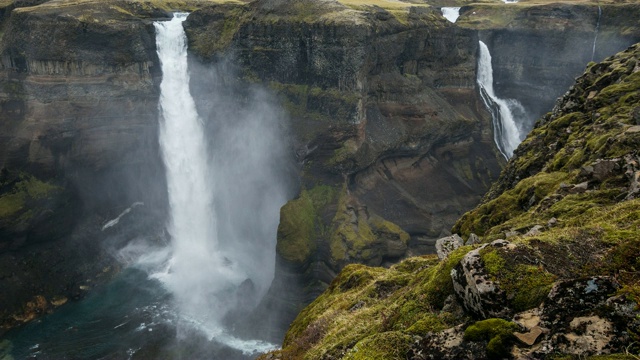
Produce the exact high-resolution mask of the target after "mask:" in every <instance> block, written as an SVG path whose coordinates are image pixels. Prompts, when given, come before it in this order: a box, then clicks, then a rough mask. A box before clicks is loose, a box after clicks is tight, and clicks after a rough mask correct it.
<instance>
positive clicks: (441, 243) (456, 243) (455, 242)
mask: <svg viewBox="0 0 640 360" xmlns="http://www.w3.org/2000/svg"><path fill="white" fill-rule="evenodd" d="M462 245H464V240H462V238H461V237H460V236H459V235H458V234H453V235H451V236H447V237H444V238H441V239H438V240H436V252H437V253H438V258H439V259H440V260H444V259H446V258H447V256H449V254H451V253H452V252H453V251H454V250H455V249H457V248H459V247H460V246H462Z"/></svg>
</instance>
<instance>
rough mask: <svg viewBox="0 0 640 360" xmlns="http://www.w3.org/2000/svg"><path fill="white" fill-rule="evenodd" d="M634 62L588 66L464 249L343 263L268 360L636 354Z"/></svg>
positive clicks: (473, 217)
mask: <svg viewBox="0 0 640 360" xmlns="http://www.w3.org/2000/svg"><path fill="white" fill-rule="evenodd" d="M639 64H640V44H636V45H634V46H632V47H630V48H629V49H627V50H625V51H623V52H621V53H619V54H617V55H616V56H613V57H610V58H607V59H605V60H604V61H603V62H601V63H598V64H591V65H590V66H589V67H588V68H587V70H586V72H585V73H584V74H583V75H582V76H581V77H579V78H578V79H577V81H576V82H575V84H574V86H573V87H572V88H571V89H570V90H569V92H567V93H566V94H565V95H564V96H563V97H561V98H560V99H559V100H558V102H557V104H556V106H555V107H554V108H553V111H551V112H550V113H549V114H547V115H545V116H544V117H543V118H542V119H540V120H539V121H538V122H537V125H536V128H535V129H534V130H533V131H532V133H531V134H530V135H529V136H528V137H527V139H526V140H525V141H524V143H523V144H522V145H521V146H520V147H519V148H518V150H517V151H516V154H515V156H514V158H512V159H511V160H510V161H509V163H508V164H507V166H506V168H505V169H504V170H503V172H502V173H501V175H500V177H499V179H498V181H497V182H496V183H495V185H494V186H493V187H492V189H491V191H490V192H489V193H488V195H487V196H486V197H485V200H484V202H483V203H482V204H481V205H480V206H478V207H477V208H476V209H474V210H472V211H470V212H468V213H466V214H465V215H464V216H463V217H462V218H461V219H460V220H459V221H458V222H457V223H456V225H455V226H454V228H453V231H454V232H459V233H461V234H462V235H463V236H462V238H467V235H469V236H468V237H469V239H468V240H467V245H462V244H460V242H461V241H459V240H457V239H458V238H447V239H443V240H442V241H441V242H440V241H439V243H440V244H445V243H447V244H454V243H455V245H450V246H449V247H444V245H441V246H442V247H441V249H445V248H446V249H447V250H446V251H444V250H443V251H441V252H439V254H438V255H439V258H438V257H437V256H435V255H427V256H422V257H414V258H409V259H407V260H404V261H402V262H400V263H398V264H396V265H394V266H392V267H391V268H390V269H383V268H370V267H366V266H363V265H349V266H347V267H345V269H344V270H343V271H342V272H341V273H340V274H339V275H338V276H337V277H336V279H335V280H334V281H333V282H332V283H331V285H330V286H329V288H328V289H327V291H325V292H324V293H323V294H322V295H321V296H320V297H318V298H317V299H316V300H315V301H314V302H313V303H312V304H311V305H309V306H308V307H307V308H305V309H304V310H303V311H302V312H301V313H300V315H299V316H298V317H297V319H296V320H295V321H294V322H293V323H292V325H291V327H290V329H289V331H288V332H287V335H286V337H285V341H284V344H283V349H282V350H279V351H276V352H273V353H270V354H266V355H263V356H262V357H261V359H302V358H305V359H316V358H343V359H371V358H379V359H503V358H522V359H559V358H562V359H564V358H589V359H634V358H636V357H637V355H636V354H638V351H640V349H639V348H638V345H637V344H638V340H639V339H638V334H639V332H638V331H639V326H640V322H639V320H638V319H639V310H638V309H639V305H640V297H639V296H638V294H639V289H640V288H639V286H640V278H639V277H638V266H640V264H639V263H638V257H637V255H638V235H640V234H639V233H638V229H640V223H639V219H640V217H639V215H640V211H639V210H638V209H639V206H638V205H639V203H638V201H639V198H638V195H639V192H638V179H639V176H640V167H639V164H640V162H639V161H640V159H638V148H639V145H640V137H639V136H640V125H638V124H640V122H639V116H638V113H639V111H640V81H639V80H640V66H639ZM472 232H473V233H475V234H477V235H479V236H480V244H476V243H475V242H476V241H478V237H477V236H476V235H475V234H474V235H473V236H471V235H470V234H471V233H472ZM494 239H495V240H494ZM505 239H507V240H505Z"/></svg>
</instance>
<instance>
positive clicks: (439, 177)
mask: <svg viewBox="0 0 640 360" xmlns="http://www.w3.org/2000/svg"><path fill="white" fill-rule="evenodd" d="M374 3H375V4H374ZM374 3H372V4H368V3H362V2H359V1H355V0H344V1H340V2H336V1H326V0H323V1H309V0H303V1H284V0H259V1H254V2H248V3H245V2H236V1H228V2H209V1H192V2H184V3H180V2H175V3H173V2H167V3H165V2H162V3H160V2H154V1H111V0H110V1H57V0H56V1H49V2H44V1H38V0H34V1H15V2H7V3H6V4H4V5H3V6H4V7H2V9H1V10H2V12H1V15H2V18H1V19H2V20H1V21H2V23H1V24H0V26H1V27H2V29H3V32H2V34H3V36H2V42H1V53H0V60H1V62H2V68H1V69H0V114H2V115H1V119H2V121H1V122H0V139H1V141H0V162H1V167H2V169H3V170H2V173H1V174H0V234H1V235H2V236H1V237H0V239H1V240H0V257H2V261H0V263H1V264H3V265H2V267H0V282H2V283H1V284H0V285H2V287H3V288H6V289H10V290H8V291H9V292H10V293H11V294H12V296H10V297H2V299H0V301H2V303H1V304H0V305H1V306H0V309H3V310H2V311H4V312H3V313H0V318H2V319H3V321H4V323H5V324H6V325H13V324H15V323H17V322H20V321H23V320H24V319H27V320H28V319H32V318H33V317H35V316H37V315H38V314H40V313H43V312H46V311H48V310H50V309H51V308H52V307H54V306H57V305H56V304H60V303H62V302H64V299H68V298H78V297H80V296H81V295H82V293H83V292H84V291H85V289H88V288H89V287H90V283H89V281H91V283H95V282H96V280H99V279H104V278H107V277H108V276H109V274H111V273H112V272H113V271H117V265H118V263H117V262H114V261H113V257H112V254H110V249H112V248H114V247H117V246H119V245H122V244H123V243H125V242H127V241H129V240H131V239H133V238H135V237H136V236H138V235H141V234H144V235H146V236H150V237H152V238H153V239H154V241H165V240H166V239H164V237H163V236H162V235H161V233H162V228H163V221H164V218H165V209H166V194H165V192H166V190H165V188H166V187H165V179H164V171H163V167H162V163H161V160H160V156H159V151H158V144H157V135H156V134H157V121H156V119H157V101H158V88H157V86H158V83H159V78H158V76H159V66H158V59H157V56H156V53H155V43H154V34H153V26H152V24H151V19H154V18H163V17H166V16H167V11H169V10H171V9H187V10H190V11H193V12H192V14H191V15H190V17H189V19H188V20H187V22H186V23H185V27H186V30H187V34H188V37H189V47H190V49H191V52H192V55H193V56H192V58H191V61H192V63H193V64H194V66H195V65H197V64H205V66H206V64H210V63H216V64H223V65H224V66H226V67H228V69H229V71H228V72H224V73H222V74H219V77H218V78H219V79H221V80H222V82H223V84H224V86H227V85H228V89H229V91H230V92H233V94H234V95H236V96H238V97H240V98H241V97H243V96H244V95H243V94H244V92H246V89H247V88H250V87H252V86H256V87H263V88H266V89H267V90H268V91H269V92H270V93H272V94H275V96H276V97H277V99H278V101H279V103H280V104H281V106H282V107H283V109H284V110H285V111H286V112H287V113H288V116H289V128H290V133H291V137H292V139H293V143H294V147H293V149H291V152H292V154H294V155H295V157H296V160H297V163H298V165H299V175H300V184H299V188H300V191H299V195H298V196H297V197H296V198H295V199H293V200H292V201H291V202H290V203H289V204H287V205H286V206H285V207H283V209H282V213H281V225H280V228H279V230H278V247H277V250H278V266H279V267H278V274H277V276H276V280H275V282H274V286H273V288H272V291H271V292H270V295H269V298H268V299H270V300H269V301H267V302H265V304H263V305H262V306H264V307H267V308H269V309H274V308H273V307H274V306H275V307H276V308H278V309H285V310H286V313H287V315H286V316H283V317H280V318H279V320H278V321H280V323H279V324H278V325H277V326H275V327H273V328H274V329H276V330H275V332H276V333H277V332H278V330H277V329H278V328H281V327H283V326H286V325H288V321H289V319H291V318H292V317H293V316H294V315H295V314H296V313H297V310H299V308H300V307H301V306H302V305H304V304H307V303H309V302H310V301H311V300H312V299H313V298H315V297H316V296H317V295H318V294H320V293H321V292H322V291H323V290H324V289H325V288H326V287H327V286H328V284H329V283H330V282H331V281H332V279H333V278H334V277H335V276H336V274H337V273H338V272H339V271H340V270H341V269H342V268H343V267H344V266H346V265H347V264H350V263H354V262H355V263H364V264H368V265H374V266H378V265H390V264H392V263H394V262H397V261H398V260H399V259H401V258H403V257H405V256H407V255H411V254H422V253H426V252H434V251H435V248H434V245H435V241H436V239H438V238H440V237H442V236H446V235H449V234H450V231H449V229H450V228H451V226H452V225H453V224H454V222H455V221H456V220H457V219H458V217H459V216H460V215H461V214H462V213H463V212H464V211H466V210H468V209H470V208H472V207H473V206H475V205H476V204H477V203H478V202H479V201H480V198H481V196H482V194H483V193H484V192H485V191H486V190H487V189H488V188H489V186H490V184H491V182H492V181H493V180H495V178H496V177H497V175H498V173H499V171H500V169H501V167H502V166H503V165H504V163H503V160H502V158H501V157H500V155H499V154H498V153H497V151H496V149H495V146H494V144H493V140H492V131H491V124H490V116H489V114H488V113H487V112H486V110H485V109H484V105H483V103H482V101H481V100H480V98H479V96H478V93H477V89H476V82H475V76H476V63H477V47H478V40H479V39H484V40H487V41H488V42H489V43H490V47H492V49H494V58H495V59H496V64H495V66H496V72H497V73H498V74H499V78H500V79H505V80H503V81H502V82H501V83H500V84H497V85H496V87H497V89H498V90H499V91H503V92H505V93H514V94H516V95H517V97H518V98H519V99H520V100H521V101H522V102H523V104H525V105H526V106H527V107H529V108H530V110H531V111H530V113H531V114H534V115H532V116H533V117H538V116H539V115H542V112H543V111H544V110H543V108H545V109H546V108H547V107H546V106H547V105H540V104H546V103H547V102H549V105H550V102H551V99H552V98H555V97H556V96H557V95H560V94H561V93H562V92H563V91H565V90H566V89H565V85H567V80H568V79H570V78H571V79H572V78H573V76H574V75H573V74H576V75H577V74H578V72H579V71H581V70H582V69H583V68H584V62H585V61H584V60H585V56H587V57H589V56H588V55H585V54H590V47H589V46H588V44H586V45H584V46H581V47H580V52H579V56H577V57H576V56H573V55H574V54H573V52H574V51H569V50H563V48H564V47H565V45H567V44H568V43H571V42H576V41H577V40H576V39H581V40H580V42H581V43H584V42H586V41H587V40H585V39H589V38H590V36H591V35H593V34H594V33H593V29H592V28H591V27H592V23H593V20H594V17H593V16H594V14H595V13H594V9H596V7H593V6H585V7H579V6H578V7H574V6H569V5H557V6H556V5H554V6H551V5H545V6H537V5H535V4H533V5H527V6H520V5H518V7H515V8H513V13H509V14H511V15H513V18H508V19H506V20H505V19H504V18H503V17H497V18H496V11H498V12H500V11H502V10H504V8H497V7H496V8H491V5H487V4H484V5H481V4H474V5H469V6H467V7H465V8H464V9H463V16H462V17H461V18H460V22H459V23H457V24H451V23H449V22H448V21H446V20H445V19H444V18H443V17H442V16H441V14H440V12H439V10H438V9H437V8H436V7H433V6H427V5H426V4H409V3H404V2H397V1H375V2H374ZM438 5H439V4H438ZM525 5H526V4H525ZM492 9H493V12H491V11H490V10H492ZM603 9H604V10H603V14H604V15H603V16H602V20H601V28H600V31H601V35H600V36H601V38H602V39H607V40H606V41H605V40H603V41H602V42H604V43H605V44H610V45H611V46H612V47H611V49H613V48H615V47H616V46H618V43H616V42H615V41H613V40H612V39H613V38H614V37H615V39H620V41H619V43H620V44H623V43H624V44H625V45H626V44H629V43H631V42H632V40H633V41H637V40H638V36H639V35H638V33H637V29H636V27H635V24H632V22H633V21H635V19H637V16H635V15H634V14H637V11H638V10H637V6H635V7H634V6H628V5H624V6H623V5H620V6H618V5H616V6H613V5H610V6H603ZM487 11H489V12H488V14H489V15H487V16H486V19H487V21H475V19H474V18H473V17H472V15H474V16H475V15H482V14H485V12H487ZM474 12H475V14H474ZM549 14H551V15H549ZM615 14H617V15H615ZM621 14H625V15H621ZM609 15H611V17H607V16H609ZM614 15H615V18H616V19H618V20H617V21H616V23H613V21H612V20H611V19H613V18H614ZM548 18H550V19H552V20H549V21H547V22H544V21H541V19H548ZM496 19H498V20H499V21H498V20H496ZM585 19H588V21H586V20H585ZM605 19H607V20H605ZM507 20H508V21H507ZM496 21H497V22H496ZM587 23H588V25H586V24H587ZM581 24H582V25H581ZM559 26H564V28H559ZM559 29H561V30H567V32H566V33H565V34H563V35H562V36H559V35H558V30H559ZM604 34H609V35H604ZM565 35H567V36H565ZM607 36H608V37H607ZM547 38H548V39H553V40H552V41H551V42H550V44H551V45H549V46H546V45H545V44H546V42H545V41H543V40H540V39H547ZM505 39H506V42H507V43H512V44H513V45H514V49H509V50H506V49H504V48H502V47H501V46H504V45H503V44H505V41H502V40H505ZM565 39H566V40H565ZM534 42H537V43H538V44H540V45H539V47H535V49H536V50H532V49H533V48H528V44H532V43H534ZM599 46H600V48H598V47H596V54H597V56H602V54H605V53H606V52H607V51H609V50H610V49H609V48H603V47H602V45H599ZM611 52H613V50H612V51H611ZM560 53H563V54H566V56H564V55H563V56H556V54H560ZM569 54H571V55H572V56H569ZM543 67H544V68H545V69H546V68H547V67H548V68H549V69H552V70H549V71H547V72H540V71H539V70H540V69H542V68H543ZM222 68H224V67H222ZM556 73H562V74H566V75H564V76H563V77H561V78H562V79H563V81H556V79H558V78H560V77H556V76H554V74H556ZM535 74H541V76H536V75H535ZM210 80H211V79H210V78H208V77H206V76H203V77H198V78H195V79H193V81H192V83H191V86H192V88H194V89H203V88H207V87H208V86H210V84H208V82H210ZM523 87H534V88H536V89H540V91H541V92H543V93H544V96H542V95H540V94H539V93H535V94H533V95H532V93H531V92H529V91H523V90H522V88H523ZM207 96H208V95H207V93H206V92H202V93H201V94H200V95H199V96H196V102H197V105H198V107H199V109H200V110H203V111H208V109H209V107H210V103H211V101H210V99H208V98H207ZM538 98H541V99H543V100H544V101H542V102H538ZM137 203H143V204H144V205H143V206H133V205H134V204H137ZM130 207H132V210H131V212H130V213H127V215H126V216H124V217H123V218H122V219H123V223H121V224H120V225H118V226H115V227H107V228H105V227H104V226H105V225H106V224H108V222H109V220H112V219H115V218H116V217H118V215H119V214H122V213H123V212H124V211H125V210H126V209H128V208H130ZM125 222H126V224H125ZM5 260H6V261H5ZM98 282H99V281H98ZM24 284H31V285H30V286H25V285H24ZM291 284H297V285H300V291H297V292H296V291H290V290H291V288H292V285H291ZM5 286H6V287H5ZM284 290H287V291H284ZM274 304H279V305H274ZM4 309H6V310H4ZM274 336H276V337H277V336H279V335H278V334H276V335H274Z"/></svg>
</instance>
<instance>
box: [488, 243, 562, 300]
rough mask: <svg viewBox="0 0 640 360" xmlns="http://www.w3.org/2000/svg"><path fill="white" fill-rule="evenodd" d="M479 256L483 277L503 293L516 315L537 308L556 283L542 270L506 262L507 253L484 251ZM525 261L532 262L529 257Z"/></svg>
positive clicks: (510, 261) (552, 277)
mask: <svg viewBox="0 0 640 360" xmlns="http://www.w3.org/2000/svg"><path fill="white" fill-rule="evenodd" d="M480 255H481V258H482V261H483V263H484V264H485V269H487V273H488V274H489V276H491V278H492V279H493V280H494V281H497V282H498V283H499V286H500V288H501V289H502V290H504V291H505V292H506V294H507V299H509V300H508V301H509V303H510V304H511V306H512V308H513V309H514V310H515V311H516V312H519V311H524V310H527V309H531V308H534V307H536V306H538V305H540V304H541V303H542V302H543V301H544V299H545V298H546V297H547V294H549V291H550V290H551V285H552V284H553V282H554V281H555V279H556V277H555V276H554V275H553V274H551V273H549V272H548V271H546V270H545V269H544V268H542V266H534V265H529V264H522V263H518V260H516V259H512V258H506V257H507V256H512V255H511V253H510V252H504V251H502V250H500V249H493V248H490V247H488V248H485V249H483V250H482V251H480ZM531 257H533V255H531ZM527 258H528V259H529V260H528V261H533V260H532V259H531V258H530V257H529V256H527ZM519 261H522V260H519Z"/></svg>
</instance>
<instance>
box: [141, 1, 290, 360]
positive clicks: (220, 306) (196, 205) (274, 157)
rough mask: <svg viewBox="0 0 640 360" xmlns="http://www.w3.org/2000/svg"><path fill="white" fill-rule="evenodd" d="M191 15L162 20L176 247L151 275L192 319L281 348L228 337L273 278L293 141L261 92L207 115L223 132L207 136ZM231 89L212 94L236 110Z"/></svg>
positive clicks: (222, 334) (207, 330)
mask: <svg viewBox="0 0 640 360" xmlns="http://www.w3.org/2000/svg"><path fill="white" fill-rule="evenodd" d="M187 15H188V14H186V13H177V14H175V15H174V18H173V19H172V20H171V21H163V22H156V23H154V25H155V28H156V45H157V49H158V57H159V59H160V62H161V65H162V74H163V78H162V82H161V84H160V106H159V108H160V112H161V117H162V119H161V122H160V146H161V149H162V155H163V158H164V162H165V166H166V175H167V185H168V195H169V206H170V219H169V224H168V231H169V233H170V236H171V252H170V255H169V256H168V257H167V258H168V260H167V261H166V266H165V267H164V268H163V269H162V270H161V271H159V272H157V273H155V274H154V275H153V276H154V277H155V278H158V279H159V280H161V281H162V282H163V284H164V285H165V287H166V288H167V289H168V290H170V291H171V292H172V293H173V295H174V299H175V301H176V305H177V308H178V310H179V312H180V313H179V318H180V319H181V322H182V324H183V325H184V326H186V327H188V328H196V329H198V330H200V331H202V333H203V334H205V335H206V336H207V337H208V338H210V339H215V340H216V342H219V343H223V344H225V345H227V346H229V347H232V348H235V349H238V350H241V351H243V352H244V353H245V354H251V353H254V352H257V351H264V350H268V349H272V348H273V347H274V346H273V345H272V344H269V343H266V342H263V341H259V340H241V339H239V338H237V337H234V336H233V335H230V333H229V331H228V330H227V329H225V327H224V325H223V323H224V321H223V320H225V316H231V317H234V318H235V316H238V314H241V313H242V312H248V311H250V310H251V307H252V306H255V305H256V304H257V302H258V301H259V299H260V298H261V297H262V295H263V294H264V293H265V292H266V290H267V289H268V286H269V284H270V282H271V280H272V279H273V273H274V267H275V238H276V230H277V225H278V219H279V209H280V207H281V206H282V205H283V204H284V203H285V202H286V200H287V191H286V185H285V183H286V182H285V181H283V179H282V177H283V176H282V175H281V174H279V173H278V170H279V169H280V168H281V167H282V162H283V161H284V160H283V159H284V158H285V156H283V154H284V153H285V151H286V150H285V149H286V141H284V139H283V137H282V135H281V134H280V133H278V131H279V129H280V127H279V125H278V117H277V112H276V111H275V110H273V109H272V108H271V107H270V105H269V103H268V101H266V100H264V99H262V98H260V97H257V96H254V95H255V94H254V95H251V96H252V98H251V101H250V102H249V104H250V105H249V106H248V107H246V108H243V107H242V105H240V109H236V110H235V111H231V110H230V111H228V112H225V111H222V112H219V113H218V114H222V115H221V116H216V117H215V118H212V119H208V120H211V121H212V123H214V124H215V126H214V128H215V129H216V132H215V134H211V133H207V129H206V128H205V126H204V123H205V122H204V121H203V119H201V118H200V116H199V114H198V112H197V110H196V105H195V101H194V99H193V97H192V95H191V93H190V87H189V79H190V75H189V69H188V62H187V45H186V35H185V33H184V30H183V27H182V22H183V21H184V20H185V19H186V17H187ZM201 71H204V70H201ZM228 91H229V90H228V89H227V88H224V87H219V88H218V90H216V92H214V93H207V98H208V99H215V98H219V99H220V100H219V101H220V102H219V104H217V105H218V108H217V109H220V110H224V109H227V108H228V109H233V108H234V106H236V105H238V104H236V103H234V101H235V102H237V101H238V100H237V99H233V98H232V97H230V96H229V94H227V92H228ZM214 102H215V101H214ZM205 134H208V135H206V136H207V137H205ZM207 140H208V141H209V142H207ZM225 321H228V319H226V320H225Z"/></svg>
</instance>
